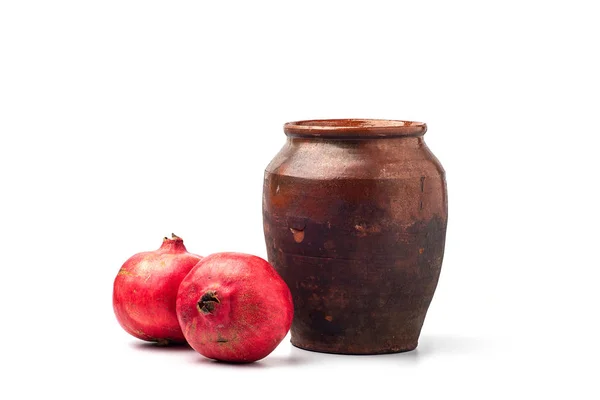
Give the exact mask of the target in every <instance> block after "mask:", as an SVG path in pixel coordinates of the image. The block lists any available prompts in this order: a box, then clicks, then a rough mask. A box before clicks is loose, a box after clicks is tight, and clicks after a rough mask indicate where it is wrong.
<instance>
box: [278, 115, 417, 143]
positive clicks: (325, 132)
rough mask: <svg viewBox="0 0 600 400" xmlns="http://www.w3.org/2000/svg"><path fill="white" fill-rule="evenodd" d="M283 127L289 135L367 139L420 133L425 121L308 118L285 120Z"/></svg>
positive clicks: (413, 135)
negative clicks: (292, 120)
mask: <svg viewBox="0 0 600 400" xmlns="http://www.w3.org/2000/svg"><path fill="white" fill-rule="evenodd" d="M283 131H284V132H285V134H286V135H287V136H291V137H324V138H332V139H348V138H356V139H363V138H364V139H369V138H392V137H406V136H412V137H415V136H423V135H424V134H425V132H427V124H425V123H424V122H416V121H403V120H393V119H369V118H346V119H311V120H303V121H294V122H287V123H285V124H284V125H283Z"/></svg>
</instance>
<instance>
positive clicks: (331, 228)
mask: <svg viewBox="0 0 600 400" xmlns="http://www.w3.org/2000/svg"><path fill="white" fill-rule="evenodd" d="M426 130H427V127H426V125H425V124H424V123H419V122H409V121H393V120H361V119H346V120H313V121H299V122H291V123H287V124H285V125H284V131H285V134H286V135H287V142H286V144H285V145H284V147H283V148H282V149H281V151H280V152H279V153H278V154H277V155H276V156H275V158H274V159H273V160H272V161H271V163H270V164H269V165H268V167H267V168H266V171H265V176H264V190H263V221H264V233H265V240H266V245H267V252H268V258H269V262H271V263H272V264H273V266H274V267H275V269H276V270H277V271H278V272H279V274H280V275H281V276H282V277H283V279H284V280H285V281H286V283H287V284H288V286H289V287H290V290H291V292H292V295H293V300H294V312H295V315H294V321H293V324H292V329H291V333H292V335H291V340H292V344H293V345H295V346H297V347H300V348H303V349H308V350H315V351H322V352H331V353H343V354H376V353H391V352H401V351H408V350H413V349H414V348H416V347H417V342H418V339H419V334H420V332H421V327H422V326H423V321H424V319H425V314H426V313H427V309H428V307H429V304H430V302H431V299H432V297H433V294H434V291H435V289H436V286H437V283H438V278H439V275H440V269H441V266H442V258H443V255H444V242H445V236H446V223H447V194H446V181H445V173H444V169H443V168H442V166H441V164H440V163H439V161H438V160H437V159H436V157H435V156H434V155H433V154H432V153H431V151H430V150H429V149H428V147H427V145H426V144H425V142H424V140H423V135H424V134H425V132H426Z"/></svg>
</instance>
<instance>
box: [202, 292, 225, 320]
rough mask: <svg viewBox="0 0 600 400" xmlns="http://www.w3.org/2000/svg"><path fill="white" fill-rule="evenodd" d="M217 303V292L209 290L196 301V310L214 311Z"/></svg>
mask: <svg viewBox="0 0 600 400" xmlns="http://www.w3.org/2000/svg"><path fill="white" fill-rule="evenodd" d="M218 303H220V301H219V299H218V298H217V292H214V291H212V290H209V291H208V292H206V293H204V295H202V297H201V298H200V301H199V302H198V310H200V312H202V313H203V314H210V313H212V312H213V311H214V309H215V307H216V306H217V304H218Z"/></svg>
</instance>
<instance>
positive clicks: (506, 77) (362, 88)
mask: <svg viewBox="0 0 600 400" xmlns="http://www.w3.org/2000/svg"><path fill="white" fill-rule="evenodd" d="M594 3H595V2H593V1H589V2H583V1H569V2H566V1H563V2H557V1H544V2H542V1H540V2H534V1H502V2H482V1H472V2H468V1H444V2H442V1H440V2H429V1H421V2H412V3H410V4H402V3H401V2H390V3H382V2H377V1H368V2H366V1H364V2H351V1H344V2H329V1H327V2H326V1H320V2H311V1H302V2H297V3H293V2H283V1H279V2H262V1H245V2H241V1H240V2H231V1H212V2H200V1H186V2H180V1H170V2H166V1H165V2H158V1H124V0H119V1H109V0H105V1H95V2H92V1H39V2H34V1H25V0H22V1H2V2H1V3H0V134H1V141H0V174H1V175H0V176H1V182H0V193H1V194H0V201H1V207H0V216H1V219H0V224H1V225H0V226H1V229H0V243H1V246H2V247H1V248H2V257H1V265H0V268H1V271H2V272H1V275H0V307H1V312H2V314H1V319H0V324H1V328H0V332H1V335H2V336H1V337H2V350H1V354H0V364H1V367H2V370H3V372H2V374H1V376H2V378H1V381H2V383H1V385H0V397H1V398H3V399H20V398H30V399H31V398H68V399H71V398H119V399H120V398H130V399H131V398H143V399H153V398H163V399H165V398H169V399H173V400H177V399H190V398H210V399H228V398H234V396H237V397H238V398H239V397H241V396H245V397H251V398H254V397H258V396H260V397H262V398H279V399H281V398H303V399H307V398H310V399H313V398H314V399H320V398H362V399H364V398H393V397H396V398H433V397H434V396H436V397H437V396H450V397H452V398H453V397H460V398H496V397H497V398H507V397H508V396H510V398H525V397H528V398H540V397H541V396H546V395H557V396H560V397H563V398H566V396H569V398H598V397H597V396H598V395H599V391H598V384H597V383H595V382H594V380H597V378H598V357H599V356H600V352H599V345H598V336H599V334H600V332H599V329H598V308H597V305H595V304H594V301H596V302H597V300H598V278H600V273H599V272H598V271H599V267H600V262H599V260H598V247H597V246H598V244H597V242H598V239H599V238H600V235H599V234H598V225H599V222H600V221H599V218H598V204H599V200H600V199H599V198H598V196H597V195H596V187H597V185H598V172H600V171H599V168H598V166H597V165H598V164H597V157H598V147H597V143H598V140H597V139H598V134H599V133H600V129H599V127H600V123H599V119H598V112H599V109H600V107H599V106H600V100H599V91H600V79H599V77H598V76H599V71H600V63H599V61H598V54H599V50H598V49H599V44H598V40H599V39H598V38H600V28H599V24H598V12H597V11H596V10H595V9H594V8H593V4H594ZM344 117H360V118H390V119H408V120H417V121H424V122H426V123H427V124H428V126H429V131H428V133H427V135H426V137H425V139H426V141H427V143H428V144H429V146H430V148H431V149H432V151H433V152H434V153H435V154H436V155H437V156H438V158H439V159H440V160H441V162H442V163H443V165H444V167H445V169H446V171H447V181H448V187H449V225H448V237H447V243H446V256H445V260H444V266H443V269H442V276H441V279H440V283H439V286H438V290H437V292H436V295H435V297H434V300H433V303H432V305H431V308H430V312H429V314H428V317H427V320H426V322H425V326H424V328H423V332H422V336H421V340H420V346H419V348H418V350H416V351H414V352H411V353H405V354H397V355H386V356H375V357H354V356H335V355H325V354H316V353H309V352H305V351H302V350H299V349H295V348H292V346H291V345H290V344H289V338H286V340H285V341H284V342H283V343H282V344H281V345H280V346H279V347H278V348H277V349H276V351H275V352H274V353H273V354H272V355H271V356H269V357H268V358H266V359H264V360H263V361H260V362H258V363H256V364H252V365H246V366H231V365H224V364H218V363H215V362H212V361H209V360H207V359H204V358H203V357H202V356H200V355H198V354H196V353H195V352H193V351H191V350H187V349H175V350H169V349H157V348H154V347H152V346H148V345H145V344H144V343H143V342H140V341H137V340H136V339H134V338H132V337H130V336H128V335H127V334H126V333H125V332H124V331H122V329H121V328H120V327H119V325H118V324H117V322H116V319H115V318H114V315H113V311H112V282H113V279H114V277H115V275H116V273H117V271H118V270H119V268H120V266H121V264H122V263H123V262H124V261H125V260H126V259H127V258H128V257H129V256H131V255H132V254H134V253H136V252H139V251H143V250H152V249H155V248H158V246H159V245H160V242H161V239H162V237H163V236H165V235H169V234H170V233H171V232H175V233H176V234H178V235H179V236H181V237H183V238H184V240H185V243H186V245H187V247H188V249H189V250H190V251H193V252H196V253H199V254H203V255H207V254H209V253H213V252H217V251H241V252H247V253H253V254H256V255H259V256H262V257H265V256H266V251H265V246H264V241H263V232H262V217H261V190H262V179H263V171H264V168H265V166H266V165H267V164H268V162H269V161H270V159H271V158H272V157H273V156H274V155H275V154H276V153H277V151H278V150H279V149H280V148H281V146H282V145H283V143H284V141H285V136H284V134H283V131H282V124H283V123H284V122H286V121H290V120H300V119H313V118H344Z"/></svg>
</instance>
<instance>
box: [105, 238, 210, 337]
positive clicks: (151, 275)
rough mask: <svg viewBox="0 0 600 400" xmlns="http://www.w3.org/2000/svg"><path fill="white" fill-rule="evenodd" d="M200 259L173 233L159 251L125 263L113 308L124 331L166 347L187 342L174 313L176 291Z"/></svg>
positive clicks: (148, 252)
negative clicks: (170, 344) (188, 250)
mask: <svg viewBox="0 0 600 400" xmlns="http://www.w3.org/2000/svg"><path fill="white" fill-rule="evenodd" d="M201 259H202V257H201V256H198V255H196V254H191V253H188V252H187V250H186V248H185V246H184V245H183V240H182V239H181V238H180V237H177V236H176V235H175V234H172V239H169V238H164V240H163V243H162V246H160V248H159V249H158V250H155V251H147V252H143V253H138V254H136V255H134V256H133V257H131V258H130V259H129V260H127V261H125V264H123V266H122V267H121V270H120V271H119V273H118V274H117V277H116V278H115V283H114V288H113V308H114V310H115V315H116V316H117V320H118V321H119V323H120V324H121V326H122V327H123V329H125V330H126V331H127V332H128V333H130V334H131V335H133V336H135V337H137V338H139V339H142V340H147V341H150V342H158V343H159V344H163V345H164V344H169V343H185V337H184V336H183V333H182V332H181V328H180V327H179V323H178V322H177V314H176V313H175V302H176V299H177V289H178V288H179V284H180V283H181V281H182V280H183V278H184V277H185V276H186V275H187V274H188V272H190V270H191V269H192V267H193V266H194V265H196V264H197V263H198V261H200V260H201Z"/></svg>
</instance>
